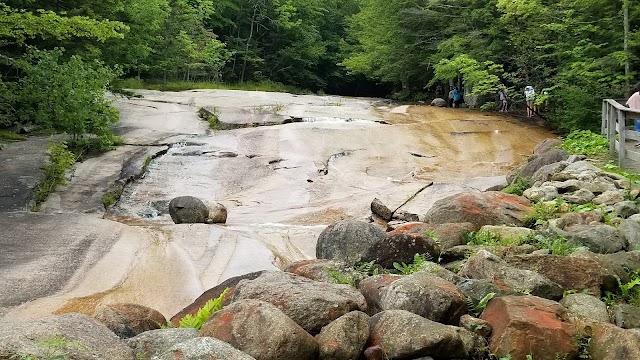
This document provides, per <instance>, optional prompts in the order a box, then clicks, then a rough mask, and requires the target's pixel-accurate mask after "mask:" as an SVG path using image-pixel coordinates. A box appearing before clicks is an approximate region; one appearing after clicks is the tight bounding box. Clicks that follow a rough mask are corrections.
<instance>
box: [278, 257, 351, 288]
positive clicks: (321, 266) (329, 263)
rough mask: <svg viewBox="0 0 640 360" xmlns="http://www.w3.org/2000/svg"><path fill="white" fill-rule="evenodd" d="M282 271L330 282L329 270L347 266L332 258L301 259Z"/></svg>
mask: <svg viewBox="0 0 640 360" xmlns="http://www.w3.org/2000/svg"><path fill="white" fill-rule="evenodd" d="M284 271H285V272H288V273H292V274H295V275H298V276H303V277H306V278H307V279H311V280H315V281H324V282H332V279H331V275H330V274H331V272H332V271H340V272H345V271H348V266H347V264H345V263H343V262H340V261H334V260H322V259H314V260H301V261H297V262H295V263H293V264H291V265H289V266H288V267H287V268H286V269H285V270H284Z"/></svg>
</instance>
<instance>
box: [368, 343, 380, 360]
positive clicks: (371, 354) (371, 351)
mask: <svg viewBox="0 0 640 360" xmlns="http://www.w3.org/2000/svg"><path fill="white" fill-rule="evenodd" d="M364 357H365V358H366V359H367V360H385V358H384V350H382V347H381V346H377V345H376V346H371V347H368V348H367V349H366V350H365V351H364Z"/></svg>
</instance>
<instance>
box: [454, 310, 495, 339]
mask: <svg viewBox="0 0 640 360" xmlns="http://www.w3.org/2000/svg"><path fill="white" fill-rule="evenodd" d="M460 327H461V328H463V329H467V330H469V331H471V332H472V333H475V334H477V335H479V336H482V337H483V338H485V339H488V338H489V336H491V332H492V331H493V327H492V326H491V324H490V323H489V322H488V321H486V320H482V319H478V318H474V317H473V316H471V315H462V317H461V318H460Z"/></svg>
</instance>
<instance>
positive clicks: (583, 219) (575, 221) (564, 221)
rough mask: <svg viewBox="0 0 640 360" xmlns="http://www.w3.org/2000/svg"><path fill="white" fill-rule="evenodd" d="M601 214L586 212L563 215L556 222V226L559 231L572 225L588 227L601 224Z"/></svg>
mask: <svg viewBox="0 0 640 360" xmlns="http://www.w3.org/2000/svg"><path fill="white" fill-rule="evenodd" d="M602 220H603V217H602V213H601V212H599V211H587V212H581V213H578V212H570V213H567V214H564V215H562V216H561V217H560V219H558V221H557V222H556V226H557V227H559V228H560V229H564V228H566V227H569V226H573V225H589V224H592V223H599V222H602Z"/></svg>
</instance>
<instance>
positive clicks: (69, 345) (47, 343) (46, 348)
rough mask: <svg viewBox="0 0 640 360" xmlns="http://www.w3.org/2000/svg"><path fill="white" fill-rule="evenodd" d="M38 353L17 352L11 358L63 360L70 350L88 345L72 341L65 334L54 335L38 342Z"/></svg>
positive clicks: (19, 359)
mask: <svg viewBox="0 0 640 360" xmlns="http://www.w3.org/2000/svg"><path fill="white" fill-rule="evenodd" d="M37 348H38V354H44V355H34V354H15V355H13V356H11V357H10V358H9V359H12V360H62V359H67V358H68V356H69V352H68V350H73V349H86V346H84V345H83V344H81V343H79V342H77V341H70V340H69V339H67V338H66V337H64V336H59V337H52V338H50V339H47V340H44V341H40V342H38V344H37Z"/></svg>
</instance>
